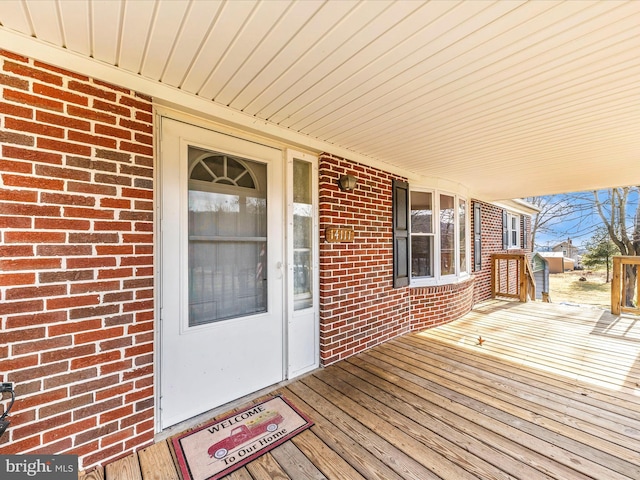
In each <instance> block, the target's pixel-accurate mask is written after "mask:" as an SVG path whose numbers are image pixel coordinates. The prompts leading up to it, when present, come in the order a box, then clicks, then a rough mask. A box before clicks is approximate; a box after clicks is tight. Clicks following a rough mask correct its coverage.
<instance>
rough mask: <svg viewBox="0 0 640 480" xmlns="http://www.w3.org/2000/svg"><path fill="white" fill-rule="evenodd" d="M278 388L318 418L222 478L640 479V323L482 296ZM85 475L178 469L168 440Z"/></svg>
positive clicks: (169, 475)
mask: <svg viewBox="0 0 640 480" xmlns="http://www.w3.org/2000/svg"><path fill="white" fill-rule="evenodd" d="M479 336H482V338H483V339H484V343H483V344H482V346H480V345H479V344H478V341H477V340H478V337H479ZM277 393H282V394H283V395H285V396H286V397H287V398H289V399H290V400H291V401H292V402H293V403H294V404H295V405H296V406H297V407H298V408H299V409H300V410H301V411H302V412H304V413H305V414H307V415H308V416H309V417H310V418H311V419H312V420H313V421H314V422H315V425H314V426H313V427H311V429H309V430H306V431H305V432H303V433H301V434H300V435H298V436H297V437H295V438H294V439H292V440H291V441H289V442H286V443H284V444H282V445H280V446H279V447H277V448H276V449H274V450H273V451H271V452H270V453H267V454H265V455H263V456H262V457H260V458H258V459H256V460H254V461H252V462H251V463H249V464H248V465H246V466H245V467H243V468H241V469H240V470H237V471H236V472H234V473H232V474H230V475H228V476H227V477H225V480H261V479H270V480H271V479H282V480H287V479H299V478H304V479H310V480H324V479H328V480H333V479H338V480H343V479H346V480H362V479H374V480H383V479H384V480H400V479H421V480H422V479H430V478H433V479H437V478H439V479H452V480H458V479H465V478H469V479H471V478H482V479H511V478H513V479H523V480H538V479H540V480H543V479H557V480H565V479H572V480H574V479H575V480H581V479H599V480H616V479H619V480H622V479H638V478H640V318H638V317H633V316H629V315H623V316H621V317H613V316H611V315H610V314H608V313H604V314H603V312H602V311H598V310H595V309H580V308H576V307H567V306H563V305H555V304H543V303H538V302H535V303H527V304H521V303H517V302H509V301H491V302H486V303H484V304H482V305H479V306H478V307H477V308H475V309H474V311H472V312H471V313H470V314H468V315H466V316H465V317H463V318H462V319H459V320H457V321H455V322H452V323H450V324H447V325H443V326H441V327H437V328H434V329H430V330H426V331H424V332H420V333H415V334H410V335H406V336H403V337H400V338H397V339H394V340H392V341H389V342H387V343H385V344H383V345H380V346H378V347H375V348H373V349H371V350H368V351H366V352H364V353H361V354H359V355H356V356H355V357H351V358H349V359H347V360H345V361H342V362H339V363H337V364H335V365H332V366H330V367H327V368H325V369H322V370H318V371H316V372H313V374H311V375H308V376H306V377H304V378H301V379H299V380H296V381H294V382H292V383H290V384H289V385H287V386H286V387H281V388H280V389H278V390H277ZM154 468H155V470H154ZM80 478H81V479H82V480H130V479H136V478H142V479H143V480H147V479H160V478H162V479H169V480H171V479H178V478H181V476H180V474H179V473H178V472H177V469H176V466H175V459H174V458H173V457H172V452H171V450H170V447H169V446H168V443H167V441H164V442H160V443H158V444H156V445H154V446H152V447H149V448H147V449H145V450H143V451H141V452H139V453H138V454H137V455H132V456H130V457H127V458H125V459H122V460H119V461H118V462H114V463H113V464H110V465H107V467H106V468H105V469H96V470H94V471H93V472H90V473H89V474H86V475H84V476H81V477H80Z"/></svg>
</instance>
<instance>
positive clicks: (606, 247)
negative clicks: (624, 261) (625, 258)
mask: <svg viewBox="0 0 640 480" xmlns="http://www.w3.org/2000/svg"><path fill="white" fill-rule="evenodd" d="M585 247H586V249H587V252H586V253H585V255H584V256H583V257H582V264H583V265H584V266H585V267H588V268H596V267H601V266H606V268H607V283H609V281H610V278H609V277H610V272H611V267H612V263H613V256H614V255H620V249H619V248H618V246H617V245H616V244H615V243H613V241H612V240H611V237H609V232H607V230H606V228H604V227H600V228H598V230H596V233H595V234H594V235H593V236H592V237H591V239H589V241H588V242H587V243H586V245H585Z"/></svg>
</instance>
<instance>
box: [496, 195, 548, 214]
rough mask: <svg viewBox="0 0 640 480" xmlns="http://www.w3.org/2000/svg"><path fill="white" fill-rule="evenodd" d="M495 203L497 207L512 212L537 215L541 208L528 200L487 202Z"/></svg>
mask: <svg viewBox="0 0 640 480" xmlns="http://www.w3.org/2000/svg"><path fill="white" fill-rule="evenodd" d="M487 203H491V204H492V205H495V206H496V207H499V208H503V209H505V210H509V211H510V212H512V213H519V214H520V215H535V214H536V213H538V212H539V211H540V209H539V208H538V207H536V206H534V205H531V204H530V203H528V202H525V201H522V200H519V199H513V200H501V201H500V202H487Z"/></svg>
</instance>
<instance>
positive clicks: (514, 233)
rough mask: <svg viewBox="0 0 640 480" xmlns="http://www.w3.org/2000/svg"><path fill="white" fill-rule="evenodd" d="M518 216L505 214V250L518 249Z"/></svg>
mask: <svg viewBox="0 0 640 480" xmlns="http://www.w3.org/2000/svg"><path fill="white" fill-rule="evenodd" d="M520 222H521V220H520V215H515V214H513V213H508V212H507V236H508V239H509V240H508V243H507V248H520Z"/></svg>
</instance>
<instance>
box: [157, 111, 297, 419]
mask: <svg viewBox="0 0 640 480" xmlns="http://www.w3.org/2000/svg"><path fill="white" fill-rule="evenodd" d="M165 126H166V128H167V129H171V130H173V133H172V134H171V136H167V137H166V138H163V139H162V141H161V145H162V148H163V150H162V151H161V152H160V155H161V159H160V171H159V177H160V179H161V181H160V183H159V185H160V186H162V187H163V188H165V189H167V188H170V189H171V190H170V191H167V190H165V191H162V192H161V194H162V197H161V198H160V199H159V207H160V214H161V215H165V217H167V218H161V219H160V224H159V226H160V234H159V236H158V238H159V240H160V242H161V243H160V248H159V249H158V254H159V256H160V258H161V259H162V262H163V263H162V264H161V265H160V267H161V268H160V270H159V274H160V275H159V282H158V283H159V287H160V288H161V291H162V295H161V296H160V297H159V299H158V300H159V301H158V305H159V307H160V312H159V317H158V318H159V319H160V324H159V327H160V328H158V333H159V336H160V338H159V346H160V349H159V351H158V361H157V363H156V365H158V366H159V369H160V371H159V379H160V382H159V383H158V384H157V387H158V388H157V391H158V392H159V394H160V395H161V397H160V398H159V401H158V405H157V408H158V424H159V428H161V429H164V428H167V427H169V426H171V425H173V424H176V423H179V422H181V421H183V420H186V419H188V418H190V417H193V416H195V415H198V414H200V413H203V411H207V410H209V409H211V408H215V407H217V406H219V405H222V404H224V403H227V402H229V401H232V400H234V399H236V398H238V397H241V396H243V395H246V394H248V393H251V392H252V391H255V390H258V389H260V388H263V387H266V386H268V385H271V384H274V383H277V382H279V381H281V380H282V379H284V377H285V375H286V371H285V366H286V365H285V358H286V356H285V353H286V352H285V348H286V346H285V338H286V337H285V331H286V324H285V318H286V309H285V304H284V296H285V285H286V283H285V278H284V277H285V269H284V263H285V257H284V250H285V243H284V241H285V235H284V232H285V228H284V226H285V225H284V214H285V208H284V198H283V195H282V193H281V192H283V191H284V187H283V184H284V180H285V178H284V177H285V176H284V166H283V165H284V158H283V157H284V154H283V151H282V149H274V147H271V146H264V145H261V144H259V143H257V142H252V141H250V140H244V139H242V138H240V137H237V136H229V135H227V134H225V133H220V132H217V131H215V130H210V129H208V128H206V127H202V126H200V125H193V124H187V123H185V122H182V121H180V120H175V119H173V118H165V117H163V118H162V120H161V125H160V128H161V132H163V134H166V133H167V132H168V130H166V131H165ZM217 144H220V145H219V146H217V147H216V145H217ZM187 145H190V146H195V147H199V146H200V147H204V148H205V149H210V150H216V151H217V150H223V151H224V150H227V153H228V154H232V155H233V154H235V155H237V156H240V157H242V156H245V158H252V157H251V155H258V153H256V154H252V153H249V154H247V153H246V152H245V153H243V149H244V150H247V149H248V150H249V151H253V150H255V149H257V150H256V151H262V152H264V153H263V154H264V155H266V156H265V157H264V158H265V159H266V158H271V160H270V161H269V162H268V164H267V165H268V167H267V177H268V180H267V181H268V185H269V187H268V191H267V195H268V197H267V205H268V215H269V218H270V220H268V222H267V230H268V231H267V234H266V235H267V238H268V239H269V240H268V242H269V247H268V249H267V262H266V264H265V268H266V269H267V272H268V273H267V278H268V279H269V280H268V301H267V311H266V312H264V313H260V314H255V315H249V316H246V317H239V318H237V319H231V320H227V321H222V322H216V323H213V324H208V325H202V326H196V327H189V328H186V327H185V322H186V321H187V320H186V319H187V318H188V304H187V301H186V299H187V298H188V285H187V281H188V280H187V275H186V272H187V259H188V256H187V255H188V241H187V226H188V225H187V205H186V203H185V202H186V192H187V183H188V178H187V177H188V173H187V166H186V163H185V162H183V160H184V158H183V157H184V155H185V152H186V151H187V150H186V149H187ZM222 145H225V146H224V147H223V146H222ZM235 149H238V150H237V151H236V150H235ZM276 152H277V153H276ZM261 155H262V154H261ZM255 158H256V160H259V159H260V156H256V157H255ZM274 219H276V221H275V222H274ZM176 222H179V224H176ZM163 229H166V230H167V232H169V233H168V236H167V233H164V232H163V231H162V230H163ZM274 242H275V243H274ZM176 277H177V278H176ZM168 291H171V292H176V295H171V294H167V292H168ZM267 320H268V321H267ZM265 322H266V323H265ZM274 322H275V323H274ZM276 325H279V326H278V327H276ZM239 329H247V331H248V332H249V333H250V335H248V336H247V337H246V338H244V339H240V338H238V343H235V342H229V341H228V339H229V338H235V337H237V334H234V333H233V331H234V330H235V331H236V332H238V331H239ZM251 333H253V335H251ZM206 339H209V340H208V341H209V342H210V343H207V340H206ZM220 339H226V340H227V341H222V342H221V341H220ZM241 340H243V341H244V343H242V342H241ZM185 342H186V343H185ZM256 342H257V343H256ZM187 343H188V344H189V345H192V344H193V345H194V348H193V350H191V349H190V346H189V345H187ZM169 345H171V347H169ZM195 345H199V347H196V346H195ZM209 345H210V347H209ZM209 348H210V350H209ZM181 352H183V353H181ZM198 352H204V355H203V356H202V357H201V356H200V354H199V353H198ZM209 352H211V355H209ZM246 352H249V353H253V354H254V355H247V354H246ZM276 352H277V353H276ZM257 356H260V357H261V358H263V359H264V360H263V361H262V362H258V361H257V358H256V357H257ZM207 362H208V363H207ZM229 362H231V363H229ZM252 362H253V363H252ZM254 364H255V368H253V367H252V365H254ZM236 368H237V369H238V370H235V369H236ZM265 369H266V370H265ZM181 372H184V374H181ZM198 372H200V373H198ZM205 372H206V373H205ZM216 372H218V373H216ZM238 372H241V373H240V374H238ZM183 375H184V376H183ZM202 375H205V376H204V377H202ZM229 375H230V376H229ZM200 378H207V379H211V378H215V379H226V381H225V383H221V384H217V385H216V387H212V386H210V384H207V383H202V381H200V382H198V379H200ZM167 379H171V380H170V381H168V380H167ZM163 408H164V410H162V409H163Z"/></svg>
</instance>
